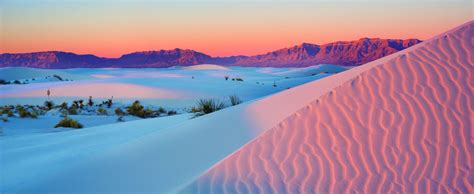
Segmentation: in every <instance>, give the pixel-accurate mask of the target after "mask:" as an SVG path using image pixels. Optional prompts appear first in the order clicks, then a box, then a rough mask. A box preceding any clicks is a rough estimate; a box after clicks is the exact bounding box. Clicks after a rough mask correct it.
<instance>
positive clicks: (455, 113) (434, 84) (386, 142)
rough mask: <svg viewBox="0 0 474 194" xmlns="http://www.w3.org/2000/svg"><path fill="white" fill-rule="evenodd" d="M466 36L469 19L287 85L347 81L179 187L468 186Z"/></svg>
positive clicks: (473, 81) (472, 63)
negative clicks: (437, 33) (305, 81)
mask: <svg viewBox="0 0 474 194" xmlns="http://www.w3.org/2000/svg"><path fill="white" fill-rule="evenodd" d="M473 37H474V21H471V22H468V23H467V24H464V25H462V26H461V27H458V28H456V29H454V30H451V31H449V32H447V33H445V34H442V35H440V36H437V37H435V38H433V39H431V40H428V41H426V42H424V43H421V44H419V45H417V46H414V47H412V48H410V49H407V50H405V51H402V52H399V53H396V54H394V55H391V56H389V57H386V58H383V59H380V60H377V61H374V62H371V63H368V64H366V65H363V66H361V67H358V68H354V69H352V70H349V71H347V72H343V73H340V74H338V75H335V76H331V77H329V78H326V79H323V80H321V81H316V82H318V83H310V84H307V85H305V86H302V87H297V88H294V92H293V93H298V92H300V94H301V91H297V90H307V91H306V92H311V91H320V90H325V89H327V87H333V86H331V84H332V83H335V82H336V81H335V80H338V79H339V80H340V79H347V81H345V83H343V84H341V85H338V86H335V87H333V89H332V90H330V91H329V92H327V93H325V94H324V95H322V96H320V97H317V98H315V99H313V100H312V101H311V102H308V104H307V106H306V107H304V108H302V109H300V110H298V111H296V112H294V113H292V114H291V115H290V116H289V117H287V118H286V119H284V120H283V121H282V122H280V124H278V125H277V126H274V127H273V128H272V129H269V130H268V131H266V132H264V133H263V134H262V135H261V136H259V137H258V138H256V139H255V140H253V141H252V142H250V143H249V144H247V145H245V146H243V147H242V148H241V149H239V150H238V151H236V152H234V153H233V154H231V155H230V156H228V157H227V158H226V159H224V160H222V161H220V162H219V163H218V164H217V165H215V166H214V167H213V168H211V169H210V170H208V171H207V172H206V173H205V174H204V175H202V176H200V177H199V178H198V179H197V180H196V181H194V182H192V183H190V184H189V185H188V186H186V187H185V188H184V189H183V190H182V192H184V193H347V192H362V193H389V192H390V193H391V192H404V193H433V192H442V193H445V192H454V193H472V192H474V178H473V177H474V154H473V153H474V130H473V129H474V124H473V121H474V92H473V91H474V53H473V50H474V49H473V48H474V47H473V42H474V41H473V40H474V39H473ZM357 72H359V73H357ZM349 78H350V79H349ZM331 81H333V82H331ZM328 85H329V86H328ZM291 93H292V92H291V90H290V91H288V92H287V93H285V94H279V95H280V96H286V97H290V96H291ZM277 97H278V95H277ZM273 98H275V97H273ZM298 98H300V96H298V95H296V96H294V98H292V99H287V100H289V101H292V100H298ZM289 104H291V103H289ZM275 106H276V105H275ZM281 106H287V105H284V104H282V105H281ZM288 106H289V105H288ZM260 108H262V107H260ZM272 114H279V113H278V108H275V111H272V110H271V109H263V110H261V111H260V113H258V114H254V115H253V116H255V117H256V119H255V120H256V121H259V122H265V115H267V116H270V117H271V116H272Z"/></svg>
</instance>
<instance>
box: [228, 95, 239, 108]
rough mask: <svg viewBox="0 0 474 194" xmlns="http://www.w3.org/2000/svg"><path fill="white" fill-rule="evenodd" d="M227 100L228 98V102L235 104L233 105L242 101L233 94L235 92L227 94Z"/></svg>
mask: <svg viewBox="0 0 474 194" xmlns="http://www.w3.org/2000/svg"><path fill="white" fill-rule="evenodd" d="M229 100H230V104H231V105H232V106H235V105H237V104H240V103H242V100H240V98H239V96H237V95H235V94H234V95H232V96H229Z"/></svg>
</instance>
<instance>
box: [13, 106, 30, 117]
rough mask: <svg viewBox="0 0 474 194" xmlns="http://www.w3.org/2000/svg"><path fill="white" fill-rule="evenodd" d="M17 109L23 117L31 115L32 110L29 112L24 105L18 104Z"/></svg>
mask: <svg viewBox="0 0 474 194" xmlns="http://www.w3.org/2000/svg"><path fill="white" fill-rule="evenodd" d="M16 110H17V111H18V115H19V116H20V117H21V118H26V117H28V116H30V112H28V111H27V110H26V109H25V108H24V107H23V106H17V107H16Z"/></svg>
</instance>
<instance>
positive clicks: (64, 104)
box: [59, 102, 67, 109]
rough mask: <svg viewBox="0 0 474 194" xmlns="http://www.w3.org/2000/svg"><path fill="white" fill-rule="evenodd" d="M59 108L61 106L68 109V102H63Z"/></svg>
mask: <svg viewBox="0 0 474 194" xmlns="http://www.w3.org/2000/svg"><path fill="white" fill-rule="evenodd" d="M59 108H61V109H67V102H63V103H61V105H59Z"/></svg>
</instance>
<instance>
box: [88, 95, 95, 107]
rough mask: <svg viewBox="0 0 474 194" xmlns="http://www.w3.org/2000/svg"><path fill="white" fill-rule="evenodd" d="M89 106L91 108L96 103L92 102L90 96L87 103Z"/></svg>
mask: <svg viewBox="0 0 474 194" xmlns="http://www.w3.org/2000/svg"><path fill="white" fill-rule="evenodd" d="M87 105H89V106H93V105H94V101H93V100H92V96H89V101H88V102H87Z"/></svg>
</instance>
